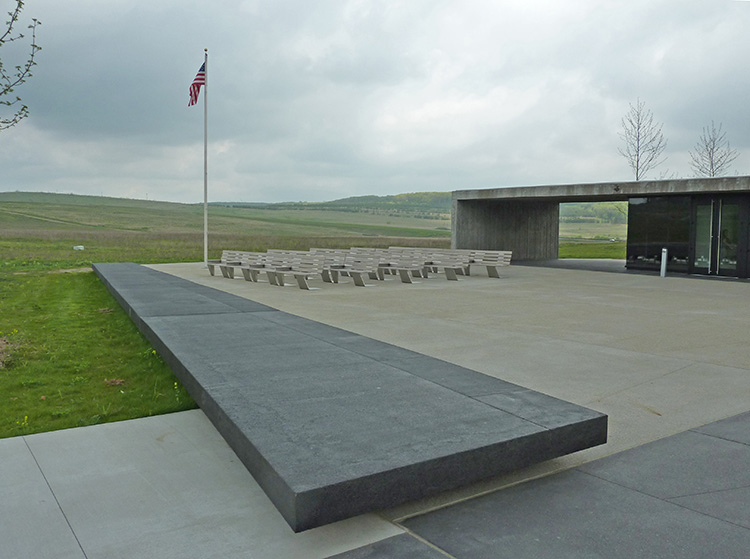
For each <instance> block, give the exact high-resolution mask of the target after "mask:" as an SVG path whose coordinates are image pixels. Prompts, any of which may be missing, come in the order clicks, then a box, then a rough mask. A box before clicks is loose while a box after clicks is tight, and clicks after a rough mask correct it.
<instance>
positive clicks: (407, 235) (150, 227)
mask: <svg viewBox="0 0 750 559" xmlns="http://www.w3.org/2000/svg"><path fill="white" fill-rule="evenodd" d="M13 194H15V193H4V194H3V193H0V264H2V266H3V268H5V269H6V270H7V269H16V270H19V269H38V268H47V269H50V268H66V267H67V268H75V267H81V266H89V265H90V264H91V263H92V262H112V261H132V262H138V263H143V264H146V263H155V262H179V261H200V260H202V259H203V207H202V205H187V204H170V203H165V202H148V201H143V200H121V199H110V198H98V197H89V196H72V195H36V196H35V195H28V194H27V195H23V194H16V195H15V196H12V195H13ZM404 244H411V245H414V246H440V247H447V246H449V245H450V221H448V220H444V219H421V218H418V217H414V216H408V215H407V216H388V215H372V214H368V213H365V212H337V211H323V210H265V209H245V208H228V207H216V206H211V207H209V258H218V257H219V256H220V255H221V251H222V250H224V249H227V248H231V249H235V250H252V251H263V250H267V249H268V248H288V249H298V250H306V249H308V248H311V247H316V246H317V247H324V248H325V247H342V248H346V247H350V246H378V247H387V246H389V245H404ZM74 246H83V247H84V250H83V251H74V250H73V247H74Z"/></svg>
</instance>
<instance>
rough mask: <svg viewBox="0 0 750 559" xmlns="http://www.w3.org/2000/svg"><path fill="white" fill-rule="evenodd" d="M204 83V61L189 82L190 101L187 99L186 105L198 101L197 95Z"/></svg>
mask: <svg viewBox="0 0 750 559" xmlns="http://www.w3.org/2000/svg"><path fill="white" fill-rule="evenodd" d="M202 85H206V63H205V62H204V63H203V64H201V69H200V70H198V73H197V74H196V75H195V79H194V80H193V83H191V84H190V101H188V107H190V106H192V105H195V104H196V103H197V102H198V95H199V94H200V92H201V86H202Z"/></svg>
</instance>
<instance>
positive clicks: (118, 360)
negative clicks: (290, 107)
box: [0, 193, 625, 438]
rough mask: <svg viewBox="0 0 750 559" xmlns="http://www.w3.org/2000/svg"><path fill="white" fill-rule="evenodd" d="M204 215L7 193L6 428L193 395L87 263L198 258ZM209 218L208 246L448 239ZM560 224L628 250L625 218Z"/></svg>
mask: <svg viewBox="0 0 750 559" xmlns="http://www.w3.org/2000/svg"><path fill="white" fill-rule="evenodd" d="M202 228H203V208H202V206H197V205H185V204H170V203H165V202H152V201H141V200H122V199H109V198H98V197H89V196H73V195H54V194H24V193H0V438H2V437H11V436H16V435H24V434H30V433H38V432H44V431H50V430H55V429H65V428H69V427H77V426H82V425H91V424H95V423H101V422H106V421H117V420H122V419H129V418H135V417H143V416H148V415H152V414H160V413H169V412H174V411H180V410H184V409H189V408H191V407H194V405H195V404H194V402H193V401H192V400H191V399H190V397H189V395H188V394H187V393H186V392H185V390H184V388H182V386H181V385H180V384H179V382H178V381H177V379H176V378H175V377H174V375H173V374H172V373H171V371H170V370H169V368H168V367H167V366H166V365H165V364H164V362H163V361H162V360H161V359H160V358H159V356H158V355H156V354H155V352H154V351H153V349H152V348H151V346H150V345H149V343H148V342H147V341H146V340H145V339H144V338H143V337H142V336H141V334H140V333H139V332H138V331H137V329H136V328H135V326H134V325H133V323H132V322H131V321H130V320H129V318H128V317H127V315H126V314H125V313H124V311H123V310H122V309H121V308H120V307H119V305H118V304H117V303H116V302H115V300H114V299H113V298H112V296H111V295H110V294H109V293H108V292H107V290H106V289H105V288H104V286H103V285H102V284H101V282H99V280H98V279H97V278H96V276H95V275H94V274H93V272H91V271H90V267H91V264H92V262H137V263H141V264H149V263H157V262H190V261H192V262H197V261H200V260H202V259H203V233H202ZM209 230H210V235H209V257H210V258H217V257H219V256H220V254H221V251H222V250H223V249H235V250H248V251H265V250H267V249H269V248H287V249H296V250H307V249H309V248H311V247H321V248H328V247H331V248H348V247H351V246H371V247H388V246H392V245H397V246H426V247H449V246H450V221H449V220H445V219H424V218H422V217H418V216H409V215H408V214H407V215H400V214H399V215H388V214H385V213H383V212H380V213H377V212H373V213H368V212H366V211H361V212H351V211H350V212H336V211H322V210H316V209H305V210H288V209H285V210H270V209H256V208H252V209H244V208H228V207H214V206H212V207H211V208H210V209H209ZM560 234H561V244H560V256H561V257H563V258H624V252H625V243H624V242H623V241H619V242H609V241H608V239H610V238H614V239H624V234H625V231H624V229H623V228H622V226H616V225H615V226H607V225H606V224H597V223H593V224H564V225H563V226H561V229H560ZM596 239H607V241H604V242H597V241H596ZM78 245H81V246H83V247H84V249H83V250H74V249H73V247H74V246H78ZM61 270H68V272H64V273H61Z"/></svg>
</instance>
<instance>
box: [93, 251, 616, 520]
mask: <svg viewBox="0 0 750 559" xmlns="http://www.w3.org/2000/svg"><path fill="white" fill-rule="evenodd" d="M94 269H95V271H96V273H97V274H98V275H99V277H100V278H101V280H102V281H103V282H104V283H105V284H106V285H107V287H108V288H109V290H110V291H111V292H112V293H113V295H114V296H115V298H116V299H117V300H118V301H119V303H120V304H121V305H122V306H123V308H124V309H125V310H126V311H127V312H128V313H129V315H130V317H131V318H132V319H133V321H134V322H135V323H136V324H137V326H138V328H139V329H140V330H141V331H142V332H143V333H144V335H145V336H146V337H147V338H148V339H149V341H150V342H151V343H152V344H153V346H154V347H155V348H156V350H157V351H158V352H159V354H160V355H161V356H162V357H163V358H164V359H165V360H166V361H167V363H168V364H169V365H170V366H171V367H172V370H173V371H174V372H175V374H176V375H177V377H178V378H179V379H180V380H181V381H182V383H183V384H184V385H185V386H186V387H187V389H188V390H189V392H190V394H191V395H192V396H193V398H195V400H196V402H197V403H198V405H199V406H200V407H201V409H202V410H203V411H204V413H205V414H206V416H207V417H208V418H209V419H210V420H211V421H212V422H213V424H214V425H215V426H216V428H217V430H218V431H219V432H220V433H221V434H222V435H223V436H224V438H225V439H226V440H227V442H228V443H229V445H230V446H231V447H232V449H233V450H234V451H235V452H236V454H237V456H238V457H239V458H240V460H241V461H242V462H243V463H244V464H245V466H246V467H247V468H248V470H249V471H250V472H251V473H252V475H253V476H254V477H255V479H256V480H257V481H258V483H259V484H260V486H261V487H262V488H263V489H264V491H265V492H266V494H267V495H268V497H269V498H270V499H271V501H272V502H273V503H274V504H275V505H276V507H277V508H278V510H279V512H280V513H281V514H282V516H283V517H284V518H285V519H286V521H287V522H288V523H289V525H290V526H291V527H292V529H293V530H295V531H301V530H306V529H308V528H313V527H316V526H321V525H324V524H327V523H330V522H333V521H336V520H340V519H344V518H347V517H351V516H354V515H357V514H361V513H365V512H370V511H374V510H378V509H382V508H387V507H392V506H395V505H397V504H400V503H403V502H406V501H409V500H413V499H417V498H422V497H425V496H429V495H433V494H436V493H438V492H442V491H445V490H447V489H452V488H456V487H459V486H462V485H466V484H469V483H472V482H476V481H478V480H481V479H485V478H488V477H491V476H495V475H498V474H500V473H503V472H507V471H510V470H514V469H518V468H521V467H524V466H528V465H530V464H534V463H537V462H540V461H544V460H548V459H551V458H555V457H558V456H562V455H565V454H568V453H571V452H575V451H578V450H582V449H585V448H588V447H591V446H595V445H599V444H603V443H604V442H605V441H606V435H607V417H606V416H605V415H603V414H601V413H598V412H594V411H591V410H589V409H586V408H582V407H580V406H577V405H573V404H570V403H567V402H564V401H561V400H558V399H555V398H552V397H550V396H546V395H544V394H540V393H538V392H534V391H531V390H528V389H525V388H522V387H520V386H517V385H514V384H510V383H507V382H504V381H502V380H498V379H496V378H492V377H489V376H486V375H483V374H480V373H478V372H475V371H472V370H469V369H465V368H462V367H458V366H456V365H453V364H450V363H446V362H444V361H440V360H437V359H434V358H431V357H427V356H425V355H420V354H418V353H414V352H412V351H408V350H405V349H402V348H399V347H396V346H392V345H389V344H385V343H382V342H378V341H376V340H372V339H369V338H366V337H363V336H359V335H356V334H353V333H351V332H347V331H344V330H340V329H337V328H333V327H331V326H327V325H324V324H320V323H317V322H314V321H311V320H307V319H303V318H300V317H297V316H294V315H291V314H287V313H284V312H281V311H278V310H275V309H273V308H270V307H267V306H265V305H262V304H259V303H256V302H254V301H251V300H248V299H244V298H241V297H237V296H234V295H231V294H227V293H224V292H222V291H218V290H214V289H211V288H208V287H205V286H201V285H198V284H195V283H192V282H189V281H186V280H183V279H180V278H177V277H174V276H170V275H168V274H163V273H160V272H157V271H154V270H151V269H150V268H146V267H143V266H138V265H136V264H127V263H125V264H95V265H94Z"/></svg>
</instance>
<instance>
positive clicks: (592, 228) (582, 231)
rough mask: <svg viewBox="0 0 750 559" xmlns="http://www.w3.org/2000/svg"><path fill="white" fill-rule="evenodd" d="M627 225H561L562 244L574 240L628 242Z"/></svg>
mask: <svg viewBox="0 0 750 559" xmlns="http://www.w3.org/2000/svg"><path fill="white" fill-rule="evenodd" d="M627 235H628V226H627V224H626V223H561V224H560V242H565V241H567V240H573V239H591V240H610V239H616V240H618V241H624V240H626V238H627Z"/></svg>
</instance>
